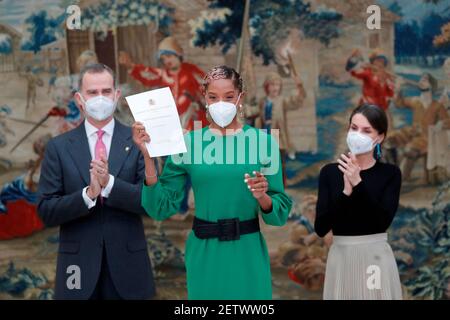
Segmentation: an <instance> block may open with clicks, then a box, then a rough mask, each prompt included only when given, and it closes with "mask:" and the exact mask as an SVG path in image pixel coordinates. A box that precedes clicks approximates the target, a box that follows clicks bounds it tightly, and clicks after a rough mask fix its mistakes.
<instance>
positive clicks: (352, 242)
mask: <svg viewBox="0 0 450 320" xmlns="http://www.w3.org/2000/svg"><path fill="white" fill-rule="evenodd" d="M323 298H324V300H401V299H402V289H401V285H400V277H399V274H398V268H397V264H396V262H395V258H394V254H393V252H392V249H391V247H390V245H389V244H388V242H387V233H378V234H371V235H365V236H333V245H332V246H331V248H330V251H329V253H328V259H327V267H326V272H325V285H324V292H323Z"/></svg>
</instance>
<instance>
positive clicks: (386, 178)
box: [315, 104, 402, 299]
mask: <svg viewBox="0 0 450 320" xmlns="http://www.w3.org/2000/svg"><path fill="white" fill-rule="evenodd" d="M387 127H388V124H387V118H386V114H385V112H384V111H383V110H382V109H381V108H379V107H377V106H374V105H367V104H366V105H361V106H359V107H358V108H356V109H355V110H354V111H353V113H352V115H351V117H350V121H349V130H348V134H347V145H348V147H349V149H350V152H348V153H347V154H341V157H340V159H338V160H337V163H332V164H328V165H326V166H324V167H323V168H322V170H321V171H320V177H319V195H318V203H317V212H316V220H315V231H316V233H317V234H318V235H319V236H321V237H323V236H325V235H326V234H327V233H328V232H329V231H330V230H331V231H332V232H333V245H332V246H331V248H330V252H329V254H328V259H327V268H326V274H325V285H324V299H401V298H402V293H401V285H400V279H399V275H398V269H397V265H396V262H395V258H394V255H393V253H392V250H391V247H390V246H389V244H388V243H387V234H386V230H387V229H388V228H389V226H390V224H391V222H392V220H393V218H394V215H395V212H396V211H397V208H398V203H399V196H400V187H401V172H400V170H399V168H398V167H396V166H394V165H391V164H387V163H382V162H380V161H379V160H380V158H381V143H382V142H383V140H384V138H385V137H386V133H387V129H388V128H387Z"/></svg>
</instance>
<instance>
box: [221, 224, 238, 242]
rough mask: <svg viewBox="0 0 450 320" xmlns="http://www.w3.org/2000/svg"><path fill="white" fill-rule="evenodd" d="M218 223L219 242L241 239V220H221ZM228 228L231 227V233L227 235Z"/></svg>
mask: <svg viewBox="0 0 450 320" xmlns="http://www.w3.org/2000/svg"><path fill="white" fill-rule="evenodd" d="M217 223H218V224H219V241H232V240H239V239H240V237H241V236H240V235H241V232H240V230H239V218H232V219H219V220H217ZM226 226H231V228H232V230H231V231H232V232H231V233H225V227H226Z"/></svg>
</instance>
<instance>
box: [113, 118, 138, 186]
mask: <svg viewBox="0 0 450 320" xmlns="http://www.w3.org/2000/svg"><path fill="white" fill-rule="evenodd" d="M132 147H133V143H132V141H131V132H130V131H129V130H127V128H126V127H125V126H124V125H122V124H121V123H120V122H119V121H117V120H116V123H115V125H114V133H113V136H112V140H111V149H110V151H109V159H108V162H109V173H110V174H112V175H113V176H114V177H116V176H117V175H118V174H119V172H120V169H121V168H122V166H123V164H124V162H125V160H126V159H127V158H128V155H129V154H130V151H131V148H132Z"/></svg>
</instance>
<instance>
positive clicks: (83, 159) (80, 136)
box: [67, 121, 91, 185]
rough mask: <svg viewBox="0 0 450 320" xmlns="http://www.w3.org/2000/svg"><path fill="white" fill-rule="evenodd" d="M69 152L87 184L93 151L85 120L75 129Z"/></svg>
mask: <svg viewBox="0 0 450 320" xmlns="http://www.w3.org/2000/svg"><path fill="white" fill-rule="evenodd" d="M67 149H68V152H69V154H70V156H71V157H72V159H73V160H74V162H75V166H76V167H77V169H78V171H79V172H80V175H81V177H82V178H83V180H84V182H85V183H86V185H88V184H89V183H90V176H89V169H90V165H91V153H90V151H89V143H88V140H87V136H86V129H85V127H84V121H83V123H82V124H81V125H79V126H78V127H77V128H76V129H74V132H73V135H72V137H70V138H69V145H68V148H67Z"/></svg>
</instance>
